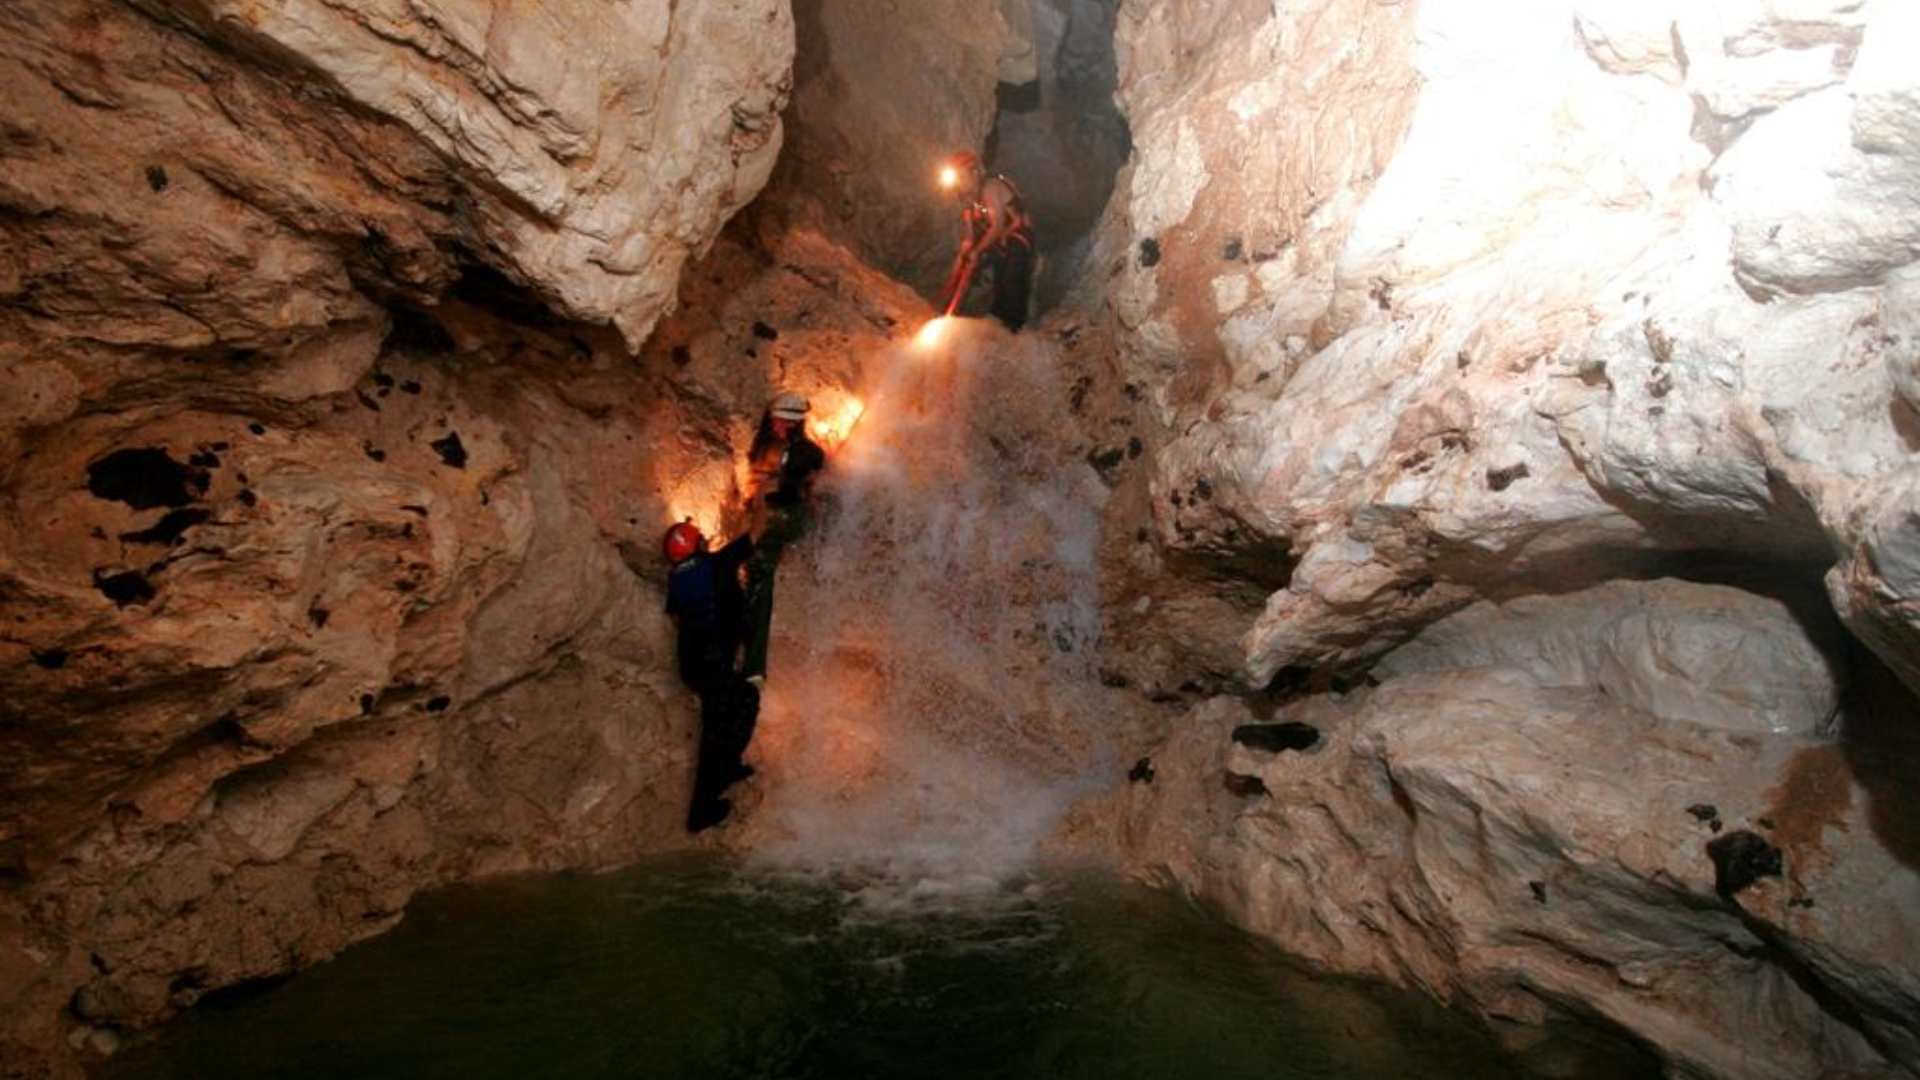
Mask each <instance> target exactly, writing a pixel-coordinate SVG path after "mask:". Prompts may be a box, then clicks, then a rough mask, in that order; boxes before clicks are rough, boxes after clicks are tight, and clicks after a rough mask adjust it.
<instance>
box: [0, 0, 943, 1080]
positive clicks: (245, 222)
mask: <svg viewBox="0 0 1920 1080" xmlns="http://www.w3.org/2000/svg"><path fill="white" fill-rule="evenodd" d="M454 7H458V10H457V11H456V10H454ZM697 7H698V10H694V9H693V8H690V7H688V6H686V5H681V7H680V8H679V9H678V10H677V11H670V10H669V8H668V6H666V5H660V6H648V5H638V6H632V5H629V6H624V7H623V6H619V5H616V6H614V7H611V8H609V7H606V6H604V5H599V6H595V5H585V6H582V5H567V4H550V5H544V6H540V7H538V8H537V9H535V8H530V7H528V6H527V5H509V4H495V5H485V6H479V7H475V6H473V5H464V6H462V5H455V6H452V7H450V6H446V5H440V6H437V7H436V6H434V5H422V4H411V5H395V4H386V5H380V4H368V5H360V6H358V7H355V6H349V5H338V4H328V5H318V4H315V5H298V4H296V5H291V6H289V5H246V4H215V5H168V4H157V3H151V4H136V5H131V6H123V5H110V4H106V3H94V2H91V0H65V2H62V3H58V4H53V5H35V6H31V7H22V6H18V5H15V6H10V7H8V8H7V9H6V10H5V11H4V12H0V27H4V29H5V31H6V32H5V33H4V34H0V81H3V82H4V83H5V85H6V86H7V87H8V89H9V99H8V108H7V110H6V116H5V117H4V118H0V157H4V159H5V167H4V168H0V233H4V241H3V242H0V757H4V759H5V760H6V761H7V762H8V768H7V770H6V772H5V778H4V782H0V1017H4V1021H0V1072H6V1073H8V1074H9V1075H11V1074H15V1073H20V1074H24V1075H35V1076H38V1075H43V1074H44V1073H45V1071H46V1070H48V1069H52V1068H60V1069H71V1067H72V1066H73V1064H74V1062H73V1060H72V1059H71V1058H62V1057H61V1055H64V1054H65V1053H66V1052H67V1048H68V1047H69V1046H73V1047H89V1048H92V1050H98V1049H100V1048H103V1047H110V1046H111V1045H112V1044H113V1043H114V1041H115V1033H116V1032H120V1031H126V1030H131V1029H137V1028H140V1027H143V1026H145V1025H148V1024H151V1023H152V1022H154V1021H155V1020H157V1019H160V1018H162V1017H164V1016H165V1015H167V1014H168V1013H170V1012H172V1011H174V1010H176V1009H177V1008H179V1007H180V1006H182V1005H185V1004H188V1003H190V1002H192V1001H193V1000H194V999H196V998H197V997H198V996H199V995H200V994H201V993H202V992H204V991H206V990H208V989H212V988H215V987H218V986H223V985H228V984H231V983H233V982H236V981H239V980H244V979H249V978H255V977H259V976H263V975H268V974H275V973H279V972H283V971H286V970H289V969H291V968H294V967H297V966H300V965H302V964H305V963H310V962H313V961H315V960H317V959H320V958H322V957H324V956H326V955H329V954H330V953H331V952H333V951H335V950H337V949H338V948H340V947H342V946H343V945H345V944H347V943H349V942H352V941H354V940H357V939H359V938H362V937H365V936H367V935H368V934H371V933H375V932H377V931H379V930H380V929H382V928H383V927H385V926H388V925H391V923H392V921H393V920H394V919H396V918H398V917H399V914H400V912H401V910H402V907H403V905H404V904H405V902H406V900H407V899H408V898H409V897H410V896H411V895H413V893H414V892H416V891H417V890H419V889H421V888H424V887H428V886H431V885H434V884H437V883H442V882H447V881H452V880H461V879H466V878H471V877H475V876H481V875H486V874H493V873H500V872H505V871H511V870H518V869H526V868H534V867H559V866H579V865H608V864H613V863H618V862H622V861H626V860H630V859H632V858H634V857H636V856H637V855H639V854H642V853H644V852H647V851H651V850H658V849H660V848H662V847H665V846H672V845H675V844H679V843H683V842H684V840H683V839H682V837H683V834H682V833H681V831H680V823H681V815H682V814H683V812H684V806H683V803H684V800H685V795H686V785H687V783H688V775H687V774H688V763H689V759H690V756H691V742H690V739H691V732H692V724H693V715H692V709H691V703H690V702H689V700H688V699H687V696H686V695H685V694H684V693H683V692H682V691H681V690H680V688H679V687H678V685H677V681H676V680H675V679H674V677H673V675H672V671H671V647H670V644H669V642H670V637H671V635H670V634H669V633H668V632H667V626H666V623H665V619H664V617H663V616H662V615H660V614H659V603H660V601H659V593H658V582H657V581H656V580H653V579H651V578H648V579H640V578H636V577H635V576H634V574H633V573H631V572H630V571H629V570H628V569H627V568H626V567H625V566H623V565H622V564H621V562H620V560H619V559H618V558H617V557H616V555H615V554H614V551H613V548H612V544H611V543H610V541H611V540H613V539H615V538H638V539H640V540H641V541H642V542H643V543H644V544H645V545H646V546H648V547H650V546H651V543H652V540H653V538H654V537H655V536H657V531H656V529H657V524H658V523H659V522H660V521H663V520H666V519H667V518H668V515H669V514H670V513H672V512H673V511H674V510H675V509H676V508H677V499H678V497H679V494H680V493H679V491H678V490H677V486H676V484H677V481H678V479H679V478H680V477H681V476H683V475H687V474H697V475H708V474H715V475H717V474H720V473H727V474H731V472H732V470H733V468H734V464H733V456H734V451H735V450H736V449H737V447H736V443H737V442H738V441H739V440H740V439H741V438H742V433H741V431H740V430H739V429H740V428H742V427H744V426H745V425H746V424H747V423H748V421H747V420H744V419H738V418H739V417H744V416H748V415H751V414H752V413H753V412H755V411H756V410H757V409H758V408H759V406H760V404H761V402H762V401H763V400H764V397H765V394H766V390H767V386H768V380H769V379H770V378H773V377H776V376H773V375H770V374H769V373H770V372H771V371H774V370H776V369H774V368H771V367H769V366H768V363H767V362H766V361H762V362H758V363H756V362H754V361H753V360H752V359H751V358H744V359H742V358H735V359H732V361H731V362H732V363H733V364H735V365H737V367H738V371H737V373H736V374H734V375H730V376H729V378H730V380H731V381H729V382H728V383H726V389H725V390H724V391H716V390H714V389H712V388H711V387H706V386H701V387H695V388H689V387H688V386H684V385H682V384H680V383H678V382H676V379H677V378H678V376H679V375H680V372H679V369H678V365H677V364H676V363H675V359H676V358H675V357H673V356H671V355H668V354H656V355H651V356H647V357H644V358H640V359H638V360H636V359H635V358H633V357H632V356H631V355H630V353H629V349H628V345H629V343H630V342H631V341H633V340H637V339H638V338H639V337H640V336H643V335H645V334H646V332H647V329H648V328H649V327H650V326H652V325H653V323H654V322H655V320H656V319H657V318H658V317H659V316H660V315H661V314H662V312H663V311H664V310H665V309H666V308H667V307H668V306H669V304H670V302H671V300H672V293H673V290H674V288H675V287H676V283H677V279H678V277H679V274H680V268H681V265H682V263H683V262H685V261H686V260H687V259H688V258H689V257H690V255H692V254H695V253H698V252H700V251H701V250H703V249H704V248H705V247H706V246H707V245H708V244H709V243H710V242H711V240H712V239H713V237H714V236H715V235H716V233H717V232H718V231H719V229H720V228H721V225H722V223H723V222H724V220H725V217H726V215H727V214H728V213H729V212H730V211H731V210H732V209H733V208H734V207H736V206H737V205H738V204H739V203H740V202H742V201H744V200H745V199H746V198H748V197H749V196H750V195H751V194H752V193H753V191H754V190H755V189H756V188H757V186H758V185H759V183H760V182H761V179H763V178H764V175H765V173H766V171H767V169H768V168H769V167H770V165H771V159H772V155H773V154H774V153H775V151H776V150H777V146H778V141H779V140H778V132H779V122H778V118H777V116H776V115H775V113H776V112H777V110H778V108H779V106H780V103H781V97H782V93H783V90H782V87H783V86H784V85H785V78H786V70H787V64H788V58H789V56H790V54H791V34H790V29H789V25H788V22H787V17H786V15H785V5H784V4H781V3H777V2H774V0H767V2H764V3H762V2H754V3H729V4H705V5H698V6H697ZM557 58H565V62H561V60H560V59H557ZM795 243H798V244H800V246H799V247H798V248H795V249H793V250H791V251H784V252H783V253H782V254H781V255H778V256H774V255H766V254H757V255H743V254H741V252H742V251H752V250H755V248H754V245H753V243H752V242H751V241H750V238H749V239H746V240H740V241H735V242H730V243H729V245H728V251H727V253H724V254H722V255H720V256H717V257H716V258H715V259H713V260H710V262H709V264H708V269H707V271H706V272H707V273H708V274H710V275H720V274H733V275H735V276H734V277H733V278H732V279H731V281H730V283H729V285H728V286H725V287H721V288H718V289H717V290H715V289H713V288H711V287H710V291H717V292H718V293H725V292H726V291H727V290H728V289H739V290H742V291H744V290H745V289H746V288H747V286H746V284H745V283H746V282H749V281H754V280H760V279H761V276H762V274H763V271H765V270H766V269H767V268H768V267H769V266H771V265H775V264H779V265H782V266H784V267H785V268H786V269H785V270H783V271H782V273H781V274H779V275H773V276H772V277H769V278H767V279H766V281H767V282H768V284H767V285H766V288H768V289H770V290H773V291H776V292H777V291H779V290H782V289H784V290H786V292H787V293H788V294H789V295H792V294H794V293H796V292H806V293H809V294H817V295H813V296H812V298H811V299H808V300H806V301H794V302H791V303H789V304H788V305H787V309H791V310H793V311H799V310H802V309H804V310H805V311H806V312H807V313H808V314H807V317H808V318H809V319H811V320H812V321H813V322H814V323H815V324H816V325H817V326H819V327H822V328H834V329H838V330H841V331H844V330H846V329H847V328H850V327H854V326H858V327H862V328H870V327H871V326H872V320H873V319H875V318H899V317H901V314H900V310H899V304H902V303H911V299H910V297H906V296H904V294H901V293H899V291H898V290H894V291H892V292H889V291H888V287H887V283H885V282H884V280H883V279H880V278H878V277H877V276H876V275H872V274H871V273H870V272H867V271H865V270H863V269H862V268H860V267H859V266H858V265H857V264H855V263H853V262H852V261H851V260H850V259H849V258H848V257H847V256H846V255H845V253H844V252H842V251H840V250H838V249H836V248H833V247H832V246H831V245H827V244H825V243H822V242H818V241H811V242H803V241H801V240H796V241H795ZM842 285H845V286H846V287H847V288H848V289H849V290H850V292H849V293H847V294H844V295H842V294H837V293H836V292H835V290H836V289H837V288H838V287H840V286H842ZM781 310H782V309H781V308H780V307H779V305H777V304H775V305H768V306H767V308H766V310H763V311H760V312H758V313H756V314H755V315H754V316H753V317H752V318H748V317H746V315H745V314H744V312H742V311H740V310H737V309H735V310H730V311H729V312H728V313H727V314H726V315H724V316H714V317H713V323H714V327H715V329H714V330H713V333H714V335H715V336H716V339H721V338H729V339H731V338H737V339H751V338H752V336H753V329H752V324H753V322H754V321H755V320H756V319H759V320H768V322H769V325H770V326H784V325H786V324H785V323H784V322H783V318H784V316H782V315H781V314H779V312H780V311H781ZM556 311H557V312H558V313H559V314H556ZM876 312H882V313H891V314H882V315H876V314H875V313H876ZM606 322H612V323H614V324H616V326H617V328H618V331H619V333H618V334H616V333H614V332H613V331H610V330H608V329H605V328H604V327H601V326H597V325H595V324H600V323H606ZM799 340H800V341H801V343H802V344H804V340H805V339H804V336H802V337H801V338H800V339H799ZM834 344H835V345H837V344H839V342H838V341H837V340H836V341H835V342H834ZM794 347H795V346H793V345H791V344H790V345H789V346H788V348H789V349H792V348H794ZM92 1050H89V1051H87V1052H92Z"/></svg>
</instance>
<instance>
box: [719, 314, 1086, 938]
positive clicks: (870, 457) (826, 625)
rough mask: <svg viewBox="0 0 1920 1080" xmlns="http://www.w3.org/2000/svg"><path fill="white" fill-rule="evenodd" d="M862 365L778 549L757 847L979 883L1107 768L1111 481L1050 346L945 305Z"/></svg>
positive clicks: (942, 881)
mask: <svg viewBox="0 0 1920 1080" xmlns="http://www.w3.org/2000/svg"><path fill="white" fill-rule="evenodd" d="M943 326H944V327H945V328H946V330H947V332H946V333H945V334H944V335H943V337H942V339H941V340H939V341H938V342H937V343H934V344H931V345H929V344H925V343H924V340H925V339H922V341H921V342H916V343H913V344H903V345H901V346H898V347H897V348H895V349H894V350H892V352H891V353H890V355H888V356H886V357H884V358H883V359H882V361H881V362H880V363H879V364H877V365H875V367H874V368H872V369H871V370H873V372H874V375H873V377H872V383H871V385H869V386H867V387H864V388H863V394H862V396H863V398H864V400H865V402H866V405H867V408H866V411H865V413H864V414H863V416H862V418H861V420H860V422H859V424H858V426H857V427H856V428H855V429H854V430H853V431H852V433H851V435H850V437H849V438H848V440H847V441H846V442H845V444H844V445H843V446H842V447H841V448H840V450H839V451H838V453H836V455H835V457H834V459H833V463H832V469H831V475H830V478H829V479H828V480H827V481H825V482H824V483H823V485H822V489H821V491H820V493H819V496H818V498H817V503H818V519H817V521H816V524H815V527H814V531H813V533H812V535H810V536H809V537H808V538H807V539H806V540H804V541H803V542H802V543H801V544H800V545H798V546H797V547H796V548H794V549H792V550H790V551H789V554H788V556H787V560H786V562H785V563H784V565H783V567H782V569H781V577H780V582H779V607H778V613H777V616H776V630H775V640H774V649H773V658H772V672H771V676H770V683H769V686H768V689H767V695H766V701H765V707H764V711H763V715H762V727H761V736H760V744H759V750H758V760H759V761H760V762H761V763H762V767H763V771H764V772H765V774H766V782H765V787H764V790H765V792H766V799H765V802H764V803H763V804H762V805H761V806H760V807H759V808H758V809H757V810H756V811H755V817H756V819H757V820H756V821H755V823H754V829H755V831H756V833H757V835H756V838H755V844H756V847H757V848H758V849H759V850H760V852H761V853H762V855H763V856H764V857H765V858H766V859H768V860H770V861H773V862H775V863H780V864H784V865H787V866H791V867H815V868H825V869H827V870H830V871H853V870H857V871H859V872H860V873H862V874H865V875H869V876H872V877H874V878H875V879H876V880H877V881H879V882H884V883H887V885H889V886H897V887H899V888H900V889H902V890H904V892H901V891H893V890H891V889H887V888H880V886H878V885H875V884H873V883H869V885H868V886H867V887H868V888H869V889H880V892H881V893H882V894H883V895H884V896H885V897H886V898H887V899H889V900H902V899H904V900H908V901H911V902H915V903H918V902H923V901H927V900H930V899H934V898H938V897H946V896H950V895H953V894H956V893H957V894H962V895H973V894H976V893H980V892H992V891H994V889H995V888H996V886H997V883H1003V882H1005V881H1006V880H1007V878H1008V877H1009V875H1012V874H1015V873H1017V872H1018V870H1019V869H1020V868H1021V867H1022V866H1023V865H1024V864H1025V862H1026V861H1027V860H1028V859H1029V858H1030V857H1031V854H1032V852H1033V850H1034V848H1035V845H1036V844H1037V842H1038V841H1039V840H1040V839H1041V838H1042V837H1043V836H1044V835H1045V834H1046V833H1047V832H1048V831H1049V830H1050V829H1051V827H1052V826H1053V824H1054V823H1055V821H1056V820H1057V819H1058V817H1059V816H1060V814H1061V813H1062V811H1063V810H1064V809H1065V807H1066V805H1067V804H1068V803H1069V802H1070V801H1071V800H1072V799H1073V798H1074V797H1075V796H1076V795H1077V794H1079V793H1081V792H1083V791H1085V790H1087V788H1088V786H1089V785H1090V784H1091V783H1093V782H1095V780H1096V778H1097V777H1099V776H1101V775H1102V774H1103V773H1104V772H1105V771H1107V770H1109V769H1110V766H1111V762H1110V761H1109V760H1108V756H1107V754H1106V753H1105V752H1104V749H1103V747H1102V746H1101V744H1100V742H1099V739H1098V734H1097V731H1098V725H1097V721H1098V719H1099V718H1100V716H1101V714H1102V709H1101V696H1102V695H1103V694H1104V693H1105V692H1106V691H1104V690H1103V689H1102V688H1101V687H1100V685H1099V682H1098V680H1097V678H1095V670H1094V661H1093V654H1094V651H1095V649H1096V648H1097V646H1098V639H1099V613H1098V596H1099V587H1098V571H1097V566H1096V560H1095V552H1096V545H1097V534H1098V529H1099V512H1100V505H1101V503H1102V501H1103V500H1104V498H1105V489H1104V487H1103V486H1102V485H1101V484H1100V482H1099V480H1098V478H1097V477H1096V476H1095V475H1094V473H1093V472H1092V470H1091V469H1089V468H1088V467H1087V466H1086V464H1085V463H1084V462H1083V461H1082V460H1081V459H1080V458H1079V457H1078V456H1077V455H1076V454H1075V453H1074V447H1073V444H1072V436H1071V431H1070V429H1069V427H1068V425H1067V424H1066V423H1065V421H1066V417H1067V407H1066V404H1065V400H1066V393H1065V387H1064V386H1063V381H1064V380H1063V379H1062V378H1061V374H1060V372H1059V369H1058V363H1057V355H1056V353H1055V352H1054V349H1053V347H1052V345H1051V343H1050V342H1048V341H1047V340H1045V339H1043V338H1040V337H1037V336H1035V335H1024V336H1021V337H1018V338H1015V337H1012V336H1009V335H1007V334H1005V333H1002V332H1000V331H999V330H998V329H997V328H994V327H992V326H990V325H988V324H985V323H980V322H973V321H967V320H956V321H951V322H948V323H945V324H943Z"/></svg>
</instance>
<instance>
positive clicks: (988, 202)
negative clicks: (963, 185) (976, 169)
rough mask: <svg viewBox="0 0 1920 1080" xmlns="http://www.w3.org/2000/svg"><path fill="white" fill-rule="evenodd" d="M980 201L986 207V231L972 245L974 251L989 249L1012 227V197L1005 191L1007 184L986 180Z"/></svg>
mask: <svg viewBox="0 0 1920 1080" xmlns="http://www.w3.org/2000/svg"><path fill="white" fill-rule="evenodd" d="M980 194H981V200H980V201H981V202H982V203H983V204H985V206H986V208H987V231H986V234H985V235H983V236H981V237H980V242H979V243H978V244H976V245H974V250H975V251H977V252H978V251H991V250H992V249H993V245H995V244H997V243H999V242H1000V241H1001V240H1002V239H1003V238H1004V237H1005V236H1006V235H1007V233H1008V231H1009V230H1011V229H1012V228H1013V206H1012V205H1011V204H1012V202H1013V197H1012V194H1011V193H1010V192H1008V191H1007V185H1005V184H1003V183H1000V182H999V181H997V180H989V181H987V184H986V187H985V188H983V189H982V190H981V193H980Z"/></svg>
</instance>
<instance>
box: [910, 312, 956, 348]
mask: <svg viewBox="0 0 1920 1080" xmlns="http://www.w3.org/2000/svg"><path fill="white" fill-rule="evenodd" d="M948 321H949V320H948V317H947V316H945V315H942V316H940V317H939V318H937V319H935V320H933V321H932V322H930V323H928V324H927V325H925V326H923V327H921V328H920V332H919V333H917V334H915V335H913V344H914V347H915V348H919V349H926V350H931V349H934V348H936V347H938V346H939V344H940V339H941V338H943V337H945V336H946V333H947V322H948Z"/></svg>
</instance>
